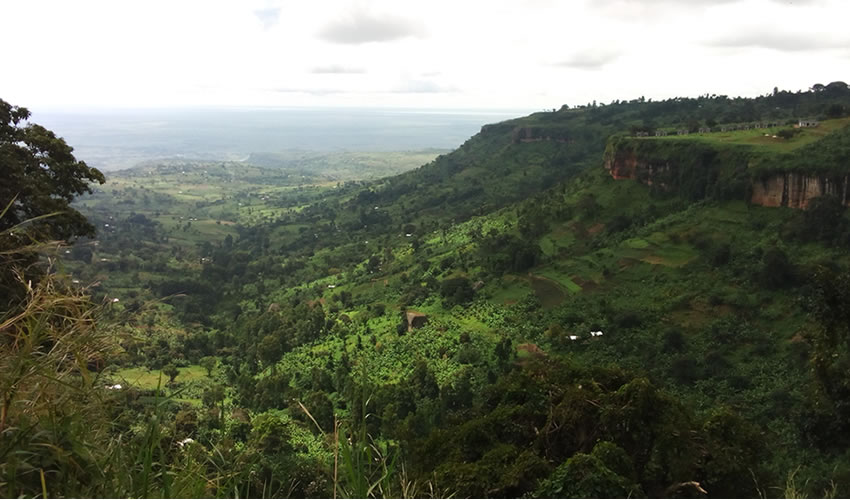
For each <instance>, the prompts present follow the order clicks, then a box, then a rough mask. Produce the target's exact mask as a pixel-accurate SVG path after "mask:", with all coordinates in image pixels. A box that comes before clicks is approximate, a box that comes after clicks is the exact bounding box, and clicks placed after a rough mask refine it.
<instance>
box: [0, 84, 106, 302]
mask: <svg viewBox="0 0 850 500" xmlns="http://www.w3.org/2000/svg"><path fill="white" fill-rule="evenodd" d="M29 117H30V112H29V111H28V110H27V109H26V108H22V107H18V106H12V105H11V104H9V103H7V102H6V101H4V100H2V99H0V169H2V172H3V182H0V213H2V216H0V297H2V299H0V310H6V309H7V308H8V307H13V304H15V303H16V302H17V301H18V300H20V298H21V297H22V296H23V293H24V290H23V287H22V286H21V284H20V283H19V282H18V281H17V280H16V279H15V274H14V269H15V268H18V269H22V268H26V267H29V266H31V265H32V264H33V263H35V262H36V261H37V257H36V254H35V253H34V252H26V251H12V250H18V249H21V248H22V247H24V246H26V245H27V244H29V243H30V242H32V241H42V242H43V241H52V240H72V239H74V238H76V237H79V236H94V233H95V229H94V226H92V225H91V224H90V223H89V222H88V221H87V220H86V218H85V217H83V215H82V214H80V213H79V212H78V211H76V210H75V209H73V208H71V206H70V203H71V201H72V200H73V199H74V197H76V196H78V195H80V194H83V193H90V192H91V187H90V186H89V183H90V182H98V183H100V184H103V182H104V177H103V174H102V173H100V171H98V170H97V169H94V168H89V167H88V166H87V165H86V164H85V163H84V162H81V161H77V159H76V158H74V155H73V154H72V152H73V148H72V147H71V146H69V145H68V144H66V143H65V140H64V139H62V138H60V137H56V135H55V134H54V133H53V132H51V131H49V130H47V129H46V128H44V127H42V126H41V125H37V124H35V123H29V122H28V121H27V120H28V119H29ZM4 210H5V212H4ZM51 214H53V215H51ZM47 215H51V216H50V217H47V218H42V219H36V218H38V217H40V216H47ZM33 219H36V220H33ZM26 221H32V223H30V224H27V225H26V226H24V227H25V229H24V227H21V224H22V223H24V222H26ZM37 277H38V273H37V272H36V273H29V274H28V278H29V279H32V278H37Z"/></svg>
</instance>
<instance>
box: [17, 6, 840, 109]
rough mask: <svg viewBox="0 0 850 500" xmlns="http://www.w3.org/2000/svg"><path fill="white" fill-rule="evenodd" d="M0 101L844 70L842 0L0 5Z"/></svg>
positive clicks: (453, 96) (309, 99)
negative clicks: (1, 41)
mask: <svg viewBox="0 0 850 500" xmlns="http://www.w3.org/2000/svg"><path fill="white" fill-rule="evenodd" d="M0 19H2V20H3V29H2V34H3V39H4V47H5V48H4V51H3V58H2V67H3V70H2V77H0V98H2V99H4V100H6V101H9V102H11V103H12V104H18V105H21V106H27V107H29V108H31V109H33V110H35V109H40V110H49V109H59V108H77V107H116V106H117V107H142V108H144V107H173V106H179V107H183V106H363V107H373V106H377V107H384V106H397V107H414V108H432V107H433V108H502V109H505V108H510V109H532V110H533V109H541V108H553V107H559V106H560V105H561V104H564V103H566V104H570V105H575V104H584V103H588V102H590V101H592V100H594V99H595V100H597V101H601V102H606V103H607V102H610V101H611V100H613V99H632V98H635V97H639V96H641V95H643V96H646V97H647V98H654V99H662V98H666V97H674V96H697V95H700V94H705V93H717V94H727V95H730V96H737V95H743V96H755V95H759V94H764V93H767V92H770V91H771V90H772V89H773V87H775V86H778V87H779V88H780V89H789V90H798V89H807V88H809V87H810V86H811V85H812V84H814V83H823V84H826V83H829V82H830V81H834V80H843V81H850V74H848V73H850V71H848V69H850V29H848V20H850V2H848V1H847V0H792V1H787V0H587V1H585V0H562V1H554V0H551V1H550V0H509V1H498V0H488V1H466V0H450V1H442V0H428V1H421V2H420V1H417V2H413V1H398V0H396V1H386V2H384V1H357V0H355V1H322V0H298V1H296V0H246V1H241V0H240V1H236V0H234V1H227V2H223V1H210V0H204V1H188V0H185V1H184V0H165V1H160V0H122V1H116V0H104V1H91V0H74V1H67V0H56V1H46V0H26V1H24V0H8V1H6V0H3V1H0Z"/></svg>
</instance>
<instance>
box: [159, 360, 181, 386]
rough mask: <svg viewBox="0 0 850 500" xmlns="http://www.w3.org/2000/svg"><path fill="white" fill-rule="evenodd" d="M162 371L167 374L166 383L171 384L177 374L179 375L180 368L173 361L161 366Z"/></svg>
mask: <svg viewBox="0 0 850 500" xmlns="http://www.w3.org/2000/svg"><path fill="white" fill-rule="evenodd" d="M162 373H164V374H166V375H168V383H169V384H173V383H174V379H175V378H177V375H180V370H179V369H178V368H177V367H176V366H174V363H168V364H167V365H165V366H163V367H162Z"/></svg>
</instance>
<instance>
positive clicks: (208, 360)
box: [198, 356, 218, 377]
mask: <svg viewBox="0 0 850 500" xmlns="http://www.w3.org/2000/svg"><path fill="white" fill-rule="evenodd" d="M198 364H199V365H201V367H202V368H203V369H204V370H206V371H207V377H211V376H212V371H213V370H214V369H215V366H216V364H218V361H217V360H216V359H215V358H214V357H213V356H204V357H203V358H201V360H200V361H198Z"/></svg>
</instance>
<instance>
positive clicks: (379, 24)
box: [319, 8, 424, 45]
mask: <svg viewBox="0 0 850 500" xmlns="http://www.w3.org/2000/svg"><path fill="white" fill-rule="evenodd" d="M423 35H424V28H423V27H422V26H421V25H420V24H419V23H417V22H415V21H412V20H410V19H405V18H403V17H397V16H393V15H388V14H375V13H373V12H369V11H367V10H364V9H361V8H356V9H354V10H352V11H350V12H348V13H347V14H345V15H344V16H343V17H342V18H340V19H336V20H334V21H331V22H330V23H328V24H327V25H325V26H324V27H323V28H322V29H321V30H320V31H319V37H320V38H321V39H323V40H325V41H328V42H333V43H342V44H352V45H359V44H362V43H369V42H389V41H392V40H398V39H402V38H408V37H421V36H423Z"/></svg>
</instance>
